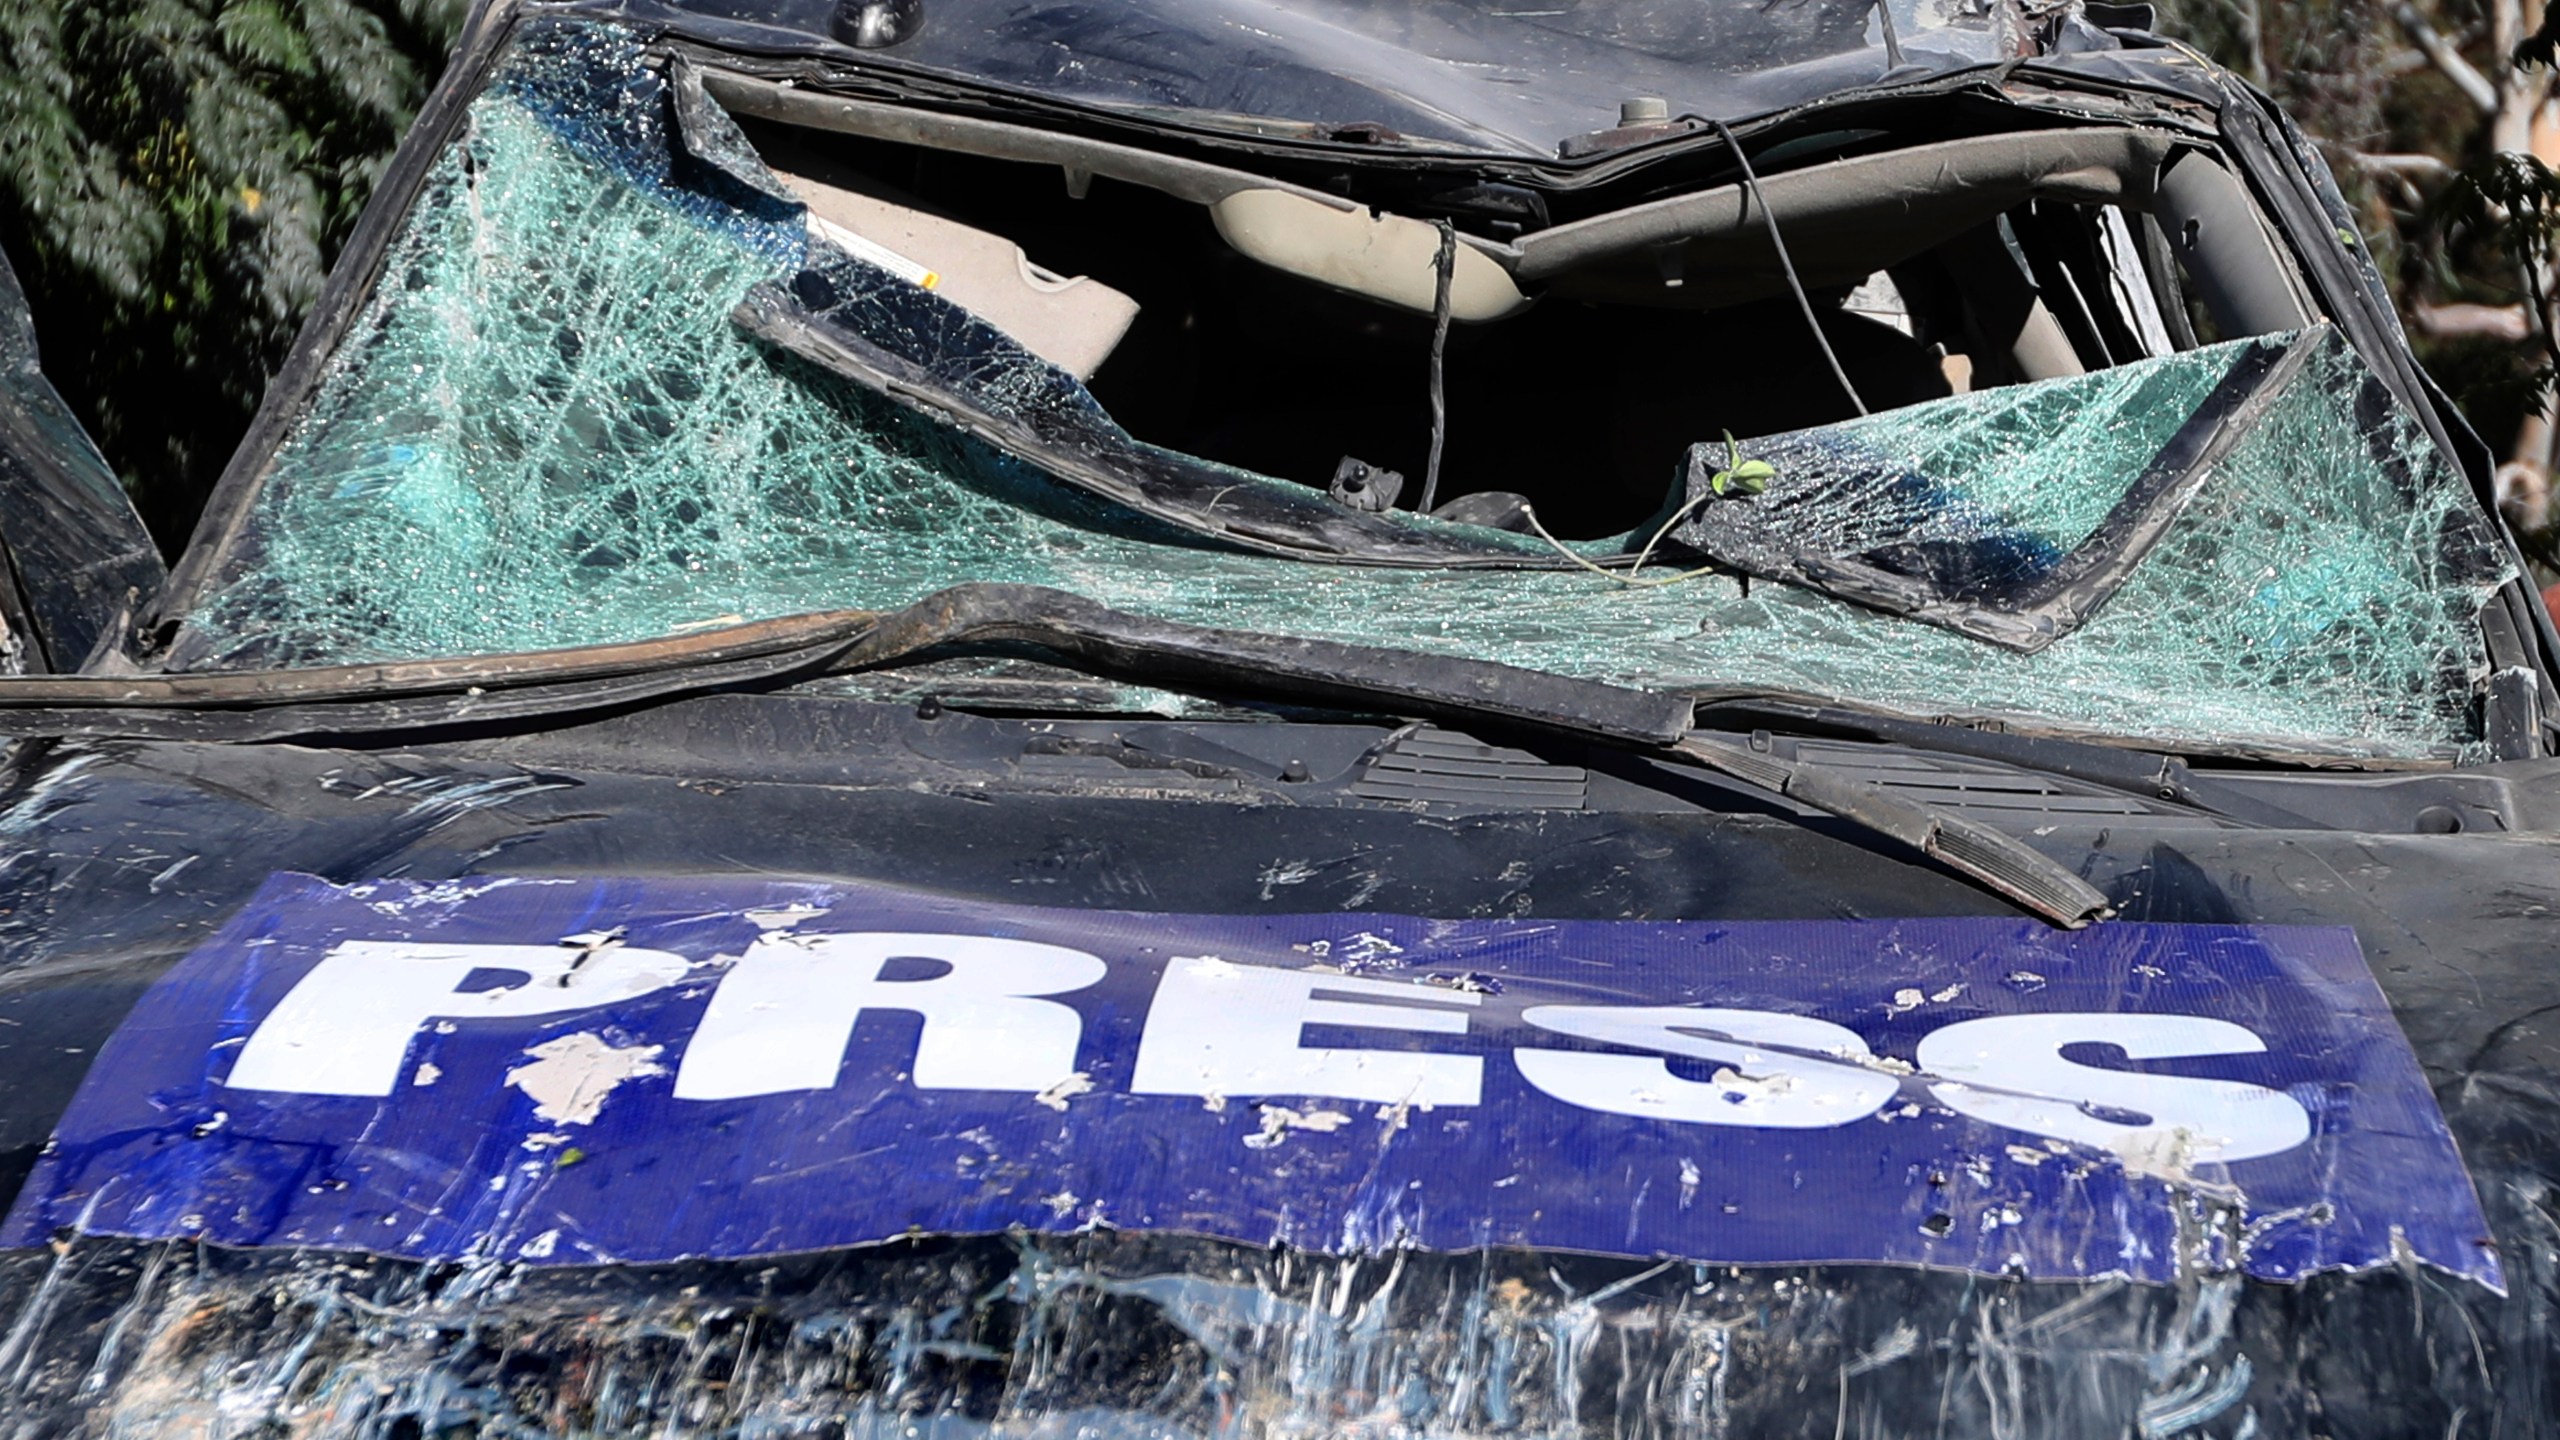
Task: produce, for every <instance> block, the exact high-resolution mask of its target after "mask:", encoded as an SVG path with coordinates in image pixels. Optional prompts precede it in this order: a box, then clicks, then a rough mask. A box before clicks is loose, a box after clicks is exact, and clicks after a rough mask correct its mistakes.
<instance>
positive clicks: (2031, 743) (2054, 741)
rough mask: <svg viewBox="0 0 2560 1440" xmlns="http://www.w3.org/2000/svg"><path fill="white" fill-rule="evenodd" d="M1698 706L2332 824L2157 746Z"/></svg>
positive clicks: (2284, 825) (2285, 821)
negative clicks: (2207, 772)
mask: <svg viewBox="0 0 2560 1440" xmlns="http://www.w3.org/2000/svg"><path fill="white" fill-rule="evenodd" d="M1700 708H1701V709H1702V710H1706V711H1709V712H1711V713H1716V714H1720V715H1731V716H1733V717H1735V718H1736V719H1747V720H1749V721H1750V722H1751V723H1753V724H1755V725H1774V726H1780V727H1784V728H1785V729H1787V730H1790V731H1813V732H1819V733H1823V734H1831V735H1853V736H1857V737H1860V738H1862V739H1867V740H1877V741H1882V742H1884V743H1885V744H1888V745H1899V746H1902V747H1904V748H1906V749H1911V750H1925V751H1930V752H1933V753H1936V754H1940V755H1958V756H1962V757H1964V758H1966V759H1971V760H1990V761H1994V762H1996V763H1998V764H2002V765H2013V766H2016V767H2017V768H2018V769H2021V770H2032V771H2038V772H2041V773H2043V774H2047V775H2055V776H2059V777H2061V778H2063V779H2066V780H2078V781H2081V782H2083V783H2086V784H2090V785H2103V786H2105V787H2106V788H2108V789H2110V790H2117V791H2121V792H2123V793H2124V794H2127V795H2138V796H2140V797H2142V798H2143V799H2145V800H2152V801H2165V802H2167V803H2169V804H2172V805H2183V806H2186V807H2188V808H2189V809H2193V810H2198V811H2202V812H2204V813H2206V814H2209V815H2212V816H2214V817H2216V818H2217V819H2223V820H2229V821H2232V822H2234V823H2236V824H2240V825H2249V826H2259V827H2264V828H2268V829H2276V830H2322V829H2327V828H2329V827H2327V826H2326V825H2323V824H2322V823H2320V822H2318V821H2314V820H2309V819H2305V818H2304V817H2302V816H2300V815H2297V814H2295V813H2294V812H2293V811H2291V810H2288V809H2285V808H2284V807H2283V806H2280V805H2274V804H2270V803H2269V802H2267V801H2265V800H2261V799H2259V798H2257V797H2256V796H2254V795H2250V794H2248V793H2246V792H2244V791H2241V790H2238V789H2235V788H2233V787H2232V786H2229V785H2226V784H2224V783H2222V782H2221V781H2218V780H2216V779H2214V778H2212V777H2211V776H2209V775H2199V774H2197V773H2196V772H2195V771H2194V770H2192V769H2190V768H2188V765H2187V763H2186V762H2185V761H2183V760H2181V759H2179V758H2178V757H2176V756H2174V755H2166V754H2162V753H2161V752H2159V751H2157V750H2140V749H2132V748H2126V747H2120V746H2115V745H2099V744H2095V743H2092V742H2090V741H2087V740H2071V739H2065V738H2063V737H2060V736H2054V735H2022V734H2018V733H2016V732H2014V731H2007V730H1979V729H1974V728H1971V727H1969V726H1963V725H1950V724H1943V723H1940V722H1938V721H1935V720H1923V719H1919V718H1917V717H1914V716H1905V715H1891V714H1885V713H1882V712H1879V711H1874V710H1852V709H1848V708H1846V707H1844V706H1838V705H1819V704H1807V703H1799V702H1796V701H1788V700H1770V699H1752V700H1735V701H1715V702H1705V703H1702V704H1701V706H1700Z"/></svg>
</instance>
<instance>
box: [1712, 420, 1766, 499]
mask: <svg viewBox="0 0 2560 1440" xmlns="http://www.w3.org/2000/svg"><path fill="white" fill-rule="evenodd" d="M1776 478H1778V467H1777V466H1775V465H1772V464H1770V463H1769V462H1768V461H1766V460H1745V459H1743V458H1742V446H1741V444H1740V443H1739V442H1737V441H1736V440H1735V439H1734V438H1733V432H1732V431H1730V430H1727V431H1726V432H1724V468H1723V469H1721V470H1719V471H1717V472H1716V473H1715V474H1713V475H1710V476H1708V477H1707V486H1708V488H1709V489H1712V490H1713V491H1715V493H1717V494H1718V495H1758V494H1761V493H1763V492H1764V491H1766V490H1767V489H1768V488H1769V482H1770V481H1772V480H1775V479H1776Z"/></svg>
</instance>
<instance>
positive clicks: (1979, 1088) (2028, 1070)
mask: <svg viewBox="0 0 2560 1440" xmlns="http://www.w3.org/2000/svg"><path fill="white" fill-rule="evenodd" d="M2084 1044H2086V1045H2113V1046H2115V1047H2116V1048H2118V1049H2120V1050H2122V1051H2123V1052H2124V1053H2125V1054H2126V1056H2127V1057H2129V1058H2131V1059H2135V1060H2168V1059H2177V1058H2183V1057H2187V1056H2195V1055H2256V1054H2262V1053H2264V1052H2265V1050H2266V1048H2267V1045H2266V1042H2265V1041H2263V1040H2261V1039H2259V1038H2258V1037H2257V1035H2255V1034H2254V1033H2252V1032H2251V1031H2249V1030H2246V1029H2244V1028H2242V1027H2240V1026H2238V1025H2234V1024H2232V1023H2231V1022H2230V1021H2228V1020H2215V1019H2211V1018H2209V1017H2206V1016H2202V1015H2142V1014H2113V1013H2107V1012H2095V1013H2091V1012H2065V1013H2062V1014H2054V1015H1987V1016H1984V1017H1982V1018H1981V1019H1978V1020H1959V1021H1957V1022H1956V1023H1955V1024H1953V1025H1949V1026H1947V1027H1946V1028H1944V1029H1942V1030H1936V1031H1933V1032H1931V1033H1930V1034H1929V1035H1928V1036H1926V1037H1924V1038H1923V1039H1922V1040H1921V1041H1920V1044H1919V1047H1918V1049H1917V1050H1915V1051H1914V1052H1913V1053H1914V1056H1915V1058H1916V1059H1918V1061H1919V1062H1920V1068H1921V1069H1922V1070H1923V1071H1926V1072H1927V1073H1928V1074H1929V1076H1930V1077H1931V1080H1930V1086H1929V1089H1930V1093H1932V1094H1933V1095H1935V1096H1936V1097H1937V1098H1938V1101H1939V1102H1940V1103H1941V1104H1943V1105H1945V1106H1946V1107H1947V1108H1949V1109H1951V1110H1954V1111H1957V1112H1958V1113H1960V1114H1964V1115H1970V1116H1972V1117H1973V1118H1974V1119H1976V1120H1987V1121H1989V1122H1991V1123H1992V1124H1994V1125H2006V1126H2008V1127H2010V1128H2012V1129H2016V1130H2031V1131H2033V1132H2035V1133H2036V1134H2038V1135H2050V1136H2052V1137H2053V1138H2055V1139H2057V1140H2077V1141H2079V1142H2081V1143H2083V1144H2087V1145H2096V1146H2099V1147H2100V1148H2102V1149H2108V1150H2115V1151H2118V1152H2120V1153H2121V1152H2125V1151H2128V1150H2138V1149H2148V1148H2150V1147H2153V1146H2157V1145H2161V1144H2163V1143H2174V1142H2175V1140H2176V1138H2177V1136H2178V1133H2179V1132H2181V1131H2183V1132H2185V1135H2186V1143H2187V1145H2188V1146H2189V1147H2190V1148H2189V1149H2188V1150H2187V1152H2186V1158H2188V1159H2191V1160H2203V1161H2217V1162H2221V1163H2224V1164H2228V1163H2230V1162H2231V1161H2234V1160H2249V1159H2254V1158H2256V1157H2258V1156H2260V1155H2273V1154H2276V1153H2277V1152H2279V1151H2284V1150H2290V1149H2292V1148H2293V1147H2294V1146H2296V1145H2299V1144H2301V1143H2302V1142H2303V1141H2305V1140H2308V1139H2310V1138H2311V1116H2310V1113H2309V1112H2307V1111H2305V1110H2304V1109H2303V1108H2302V1105H2301V1102H2299V1101H2297V1100H2295V1099H2294V1098H2293V1097H2292V1096H2290V1095H2287V1094H2285V1093H2284V1092H2283V1091H2281V1090H2270V1089H2268V1088H2267V1087H2265V1086H2263V1085H2247V1084H2243V1083H2241V1082H2239V1081H2237V1080H2201V1079H2195V1078H2192V1077H2189V1076H2183V1075H2145V1074H2140V1073H2137V1072H2134V1071H2130V1070H2107V1069H2101V1068H2099V1067H2097V1066H2094V1065H2081V1064H2077V1063H2074V1062H2073V1061H2070V1060H2066V1059H2064V1058H2062V1048H2063V1047H2064V1046H2066V1045H2084ZM2093 1105H2094V1106H2105V1107H2107V1108H2109V1109H2114V1110H2123V1111H2129V1112H2132V1113H2135V1114H2139V1115H2141V1116H2143V1117H2144V1119H2143V1122H2142V1123H2141V1124H2138V1125H2135V1124H2127V1123H2125V1122H2122V1121H2117V1120H2108V1119H2103V1118H2101V1117H2099V1116H2097V1115H2093V1114H2091V1113H2089V1107H2091V1106H2093Z"/></svg>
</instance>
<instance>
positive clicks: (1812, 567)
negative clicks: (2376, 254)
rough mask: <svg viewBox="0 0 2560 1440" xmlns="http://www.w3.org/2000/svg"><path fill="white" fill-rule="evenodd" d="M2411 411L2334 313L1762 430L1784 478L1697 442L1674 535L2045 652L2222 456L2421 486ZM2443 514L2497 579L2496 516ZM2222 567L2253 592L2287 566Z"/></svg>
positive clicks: (2159, 535) (1707, 550) (2435, 550)
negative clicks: (1943, 396)
mask: <svg viewBox="0 0 2560 1440" xmlns="http://www.w3.org/2000/svg"><path fill="white" fill-rule="evenodd" d="M2409 428H2412V427H2410V426H2409V425H2408V424H2407V417H2406V416H2404V415H2402V414H2401V413H2400V411H2399V409H2398V407H2397V405H2396V403H2395V402H2394V401H2393V400H2392V399H2391V397H2390V394H2389V392H2388V391H2387V390H2385V388H2384V387H2383V385H2382V382H2381V380H2380V379H2379V378H2378V377H2376V376H2375V375H2374V374H2373V372H2372V371H2371V370H2370V369H2369V368H2367V367H2366V366H2365V365H2364V363H2363V361H2362V360H2361V359H2360V358H2358V357H2357V355H2356V353H2355V351H2354V349H2353V348H2352V347H2351V346H2349V345H2348V344H2347V342H2346V341H2345V340H2343V339H2341V338H2340V337H2339V336H2338V335H2337V334H2336V332H2334V331H2332V330H2330V329H2328V328H2327V327H2325V326H2324V327H2319V328H2315V329H2312V330H2307V331H2304V332H2301V333H2300V334H2298V335H2293V336H2267V337H2261V338H2258V339H2251V340H2242V341H2235V342H2232V343H2230V344H2225V345H2217V346H2212V347H2209V348H2206V349H2202V350H2195V351H2190V352H2188V353H2186V354H2183V355H2174V356H2168V357H2164V358H2161V359H2155V360H2146V361H2140V362H2136V363H2134V364H2130V365H2125V366H2120V367H2118V368H2116V369H2113V370H2107V371H2102V372H2099V373H2096V374H2091V375H2083V376H2074V377H2071V378H2068V379H2061V380H2048V381H2042V382H2038V383H2035V384H2030V385H2022V386H2015V387H2011V388H2009V389H2004V390H1998V391H1993V392H1989V393H1986V394H1977V395H1960V396H1956V397H1953V398H1950V399H1947V400H1941V401H1936V402H1932V403H1928V404H1922V405H1915V406H1911V407H1909V408H1907V409H1903V410H1898V411H1894V412H1892V413H1889V414H1884V415H1876V416H1870V417H1866V418H1863V419H1859V420H1853V421H1848V422H1845V423H1842V424H1837V425H1825V426H1821V427H1818V428H1815V429H1811V430H1800V431H1796V432H1793V433H1791V434H1786V435H1777V436H1771V437H1769V438H1766V439H1762V440H1758V441H1754V442H1752V443H1751V445H1750V447H1749V452H1750V456H1751V458H1752V459H1753V460H1756V461H1760V462H1763V463H1765V464H1766V465H1767V466H1769V467H1770V469H1771V470H1773V471H1774V472H1775V473H1774V475H1773V477H1772V478H1771V479H1770V480H1769V482H1768V484H1767V487H1766V489H1765V490H1764V491H1761V492H1759V493H1755V494H1750V495H1744V494H1741V493H1738V492H1736V493H1732V494H1726V493H1722V492H1721V491H1720V490H1719V488H1718V487H1717V485H1716V483H1715V482H1716V478H1717V476H1718V474H1719V473H1720V472H1722V471H1723V470H1725V469H1727V468H1728V467H1729V464H1730V462H1731V460H1732V458H1733V456H1734V455H1736V454H1738V453H1740V452H1739V451H1736V450H1732V449H1730V448H1729V447H1728V446H1727V445H1724V444H1713V445H1700V446H1697V447H1695V448H1694V449H1692V450H1691V452H1690V459H1689V496H1690V501H1691V504H1692V505H1693V506H1694V507H1695V513H1694V515H1693V516H1692V518H1690V519H1689V520H1687V521H1686V522H1684V523H1683V524H1682V525H1681V526H1680V527H1679V528H1678V529H1677V530H1676V531H1675V532H1674V533H1675V535H1676V536H1677V537H1678V539H1679V540H1680V541H1682V542H1683V543H1685V544H1687V545H1689V546H1691V547H1692V548H1694V549H1696V550H1698V551H1699V552H1701V553H1702V554H1704V555H1706V556H1708V557H1709V558H1711V559H1713V560H1716V561H1718V562H1720V563H1722V564H1725V565H1729V566H1732V567H1733V568H1735V569H1737V570H1741V571H1743V572H1745V573H1747V574H1751V575H1755V576H1759V577H1762V578H1765V579H1771V580H1779V581H1785V582H1787V583H1790V584H1795V585H1802V586H1805V587H1807V588H1809V589H1814V590H1819V591H1822V592H1823V593H1826V594H1829V595H1833V596H1837V597H1839V598H1840V599H1844V600H1849V601H1853V602H1856V603H1858V604H1861V605H1866V606H1871V607H1873V608H1875V609H1878V610H1882V611H1885V612H1887V613H1890V614H1894V615H1899V616H1903V617H1905V618H1908V619H1912V620H1918V621H1922V622H1924V623H1927V624H1931V625H1937V626H1940V627H1942V628H1945V629H1948V630H1952V631H1955V632H1957V633H1958V634H1962V635H1968V636H1971V637H1973V638H1975V639H1977V640H1986V641H1989V642H1991V643H1993V644H1996V645H2001V646H2005V647H2007V648H2009V649H2012V650H2017V651H2021V652H2025V653H2029V654H2032V653H2034V652H2036V651H2039V650H2042V649H2044V648H2045V647H2046V646H2048V645H2050V644H2052V643H2053V642H2054V641H2056V640H2059V639H2061V638H2062V637H2063V636H2065V635H2068V634H2070V633H2072V632H2073V631H2074V630H2077V629H2079V628H2080V626H2081V625H2082V624H2083V623H2085V622H2086V621H2088V620H2089V619H2090V618H2091V617H2092V616H2094V615H2095V614H2097V612H2098V611H2099V610H2100V609H2101V608H2102V607H2104V606H2105V605H2106V604H2107V603H2108V601H2109V600H2111V599H2112V598H2113V597H2114V596H2115V594H2116V592H2117V591H2118V590H2119V589H2120V588H2122V586H2123V585H2124V583H2125V581H2126V579H2127V578H2128V577H2129V576H2131V574H2132V573H2133V571H2134V569H2135V568H2136V567H2137V566H2139V565H2141V564H2142V563H2143V561H2144V560H2145V559H2147V558H2148V557H2149V556H2150V555H2151V553H2152V551H2153V549H2154V548H2155V547H2156V546H2157V545H2158V544H2159V543H2160V542H2161V540H2162V539H2163V538H2164V537H2165V536H2167V535H2168V533H2169V532H2170V530H2171V528H2172V527H2174V526H2176V525H2177V524H2178V522H2179V520H2180V518H2181V517H2182V516H2183V515H2185V514H2186V513H2187V512H2188V510H2189V508H2190V507H2191V506H2192V505H2193V504H2194V503H2195V502H2196V500H2197V498H2198V497H2199V496H2200V495H2202V494H2204V493H2205V492H2206V491H2208V490H2209V489H2211V488H2212V487H2214V486H2215V485H2216V484H2217V483H2220V482H2219V479H2218V477H2220V475H2221V474H2222V472H2224V471H2226V470H2229V469H2233V468H2235V467H2236V468H2238V469H2240V470H2243V471H2264V470H2266V469H2268V468H2269V467H2271V466H2272V467H2275V468H2276V469H2278V470H2279V471H2290V472H2291V475H2292V483H2293V484H2295V485H2298V486H2301V487H2305V488H2308V487H2313V486H2321V485H2348V486H2353V485H2356V484H2362V483H2369V482H2370V479H2371V477H2372V476H2373V475H2375V474H2379V475H2380V476H2382V477H2384V478H2385V479H2386V483H2388V484H2390V485H2391V486H2392V487H2393V488H2395V489H2397V490H2401V491H2412V490H2414V489H2415V487H2416V486H2417V484H2418V483H2419V481H2420V479H2421V478H2422V474H2423V471H2425V470H2427V469H2431V468H2434V467H2433V466H2432V465H2431V464H2430V463H2429V462H2430V461H2431V460H2432V459H2433V457H2432V454H2431V452H2429V451H2427V450H2425V449H2424V448H2423V446H2422V444H2421V445H2420V446H2414V447H2413V446H2412V445H2411V444H2410V443H2409V437H2408V436H2406V435H2405V434H2403V433H2402V432H2403V431H2405V430H2407V429H2409ZM2323 457H2333V458H2334V459H2335V460H2336V461H2338V462H2339V463H2335V464H2324V463H2321V461H2322V459H2323ZM2440 523H2441V524H2442V525H2443V527H2444V534H2443V535H2442V536H2441V537H2440V543H2437V544H2433V545H2430V546H2427V547H2425V549H2426V551H2427V552H2429V553H2432V554H2433V555H2434V556H2435V557H2436V559H2435V563H2436V564H2437V565H2438V566H2439V567H2440V568H2441V569H2442V570H2443V571H2444V574H2443V575H2442V576H2441V577H2440V578H2441V579H2442V580H2444V581H2446V582H2449V583H2456V584H2487V583H2494V578H2493V577H2495V576H2496V575H2498V574H2499V573H2501V570H2502V564H2501V561H2500V558H2499V556H2498V553H2497V544H2496V540H2495V537H2494V536H2493V535H2491V534H2490V533H2489V530H2488V527H2487V525H2486V524H2485V522H2483V521H2481V520H2480V518H2479V517H2478V516H2477V515H2475V514H2472V513H2470V512H2467V511H2461V510H2455V511H2449V512H2447V513H2446V514H2445V515H2444V516H2443V518H2442V520H2441V522H2440ZM2222 578H2224V579H2226V580H2227V581H2228V582H2229V583H2230V584H2231V585H2232V586H2233V587H2234V589H2233V593H2237V594H2246V593H2250V592H2251V591H2253V590H2256V589H2259V588H2261V587H2262V585H2263V584H2264V582H2266V581H2269V580H2277V579H2282V578H2283V577H2281V576H2279V575H2277V574H2276V573H2275V572H2273V571H2267V572H2265V573H2261V574H2255V575H2251V574H2241V573H2233V574H2230V575H2227V576H2224V577H2222ZM2315 588H2316V587H2315ZM2340 591H2341V594H2342V595H2343V594H2344V593H2346V591H2347V587H2340Z"/></svg>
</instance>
